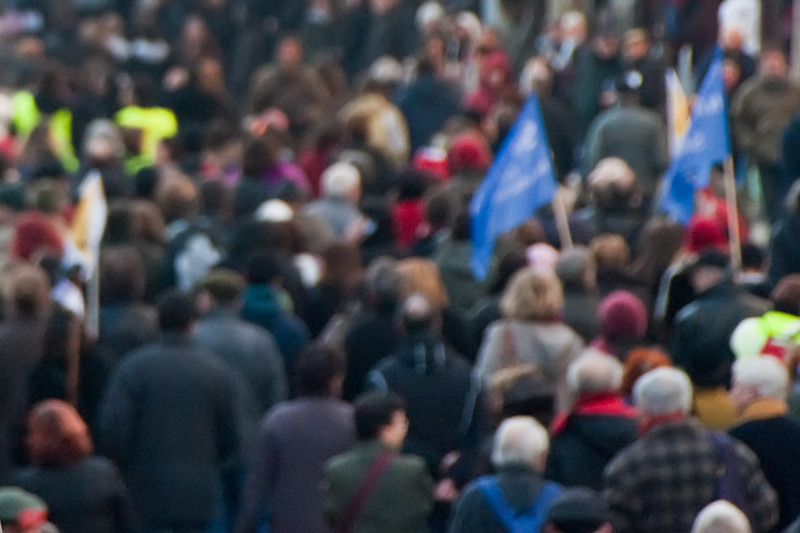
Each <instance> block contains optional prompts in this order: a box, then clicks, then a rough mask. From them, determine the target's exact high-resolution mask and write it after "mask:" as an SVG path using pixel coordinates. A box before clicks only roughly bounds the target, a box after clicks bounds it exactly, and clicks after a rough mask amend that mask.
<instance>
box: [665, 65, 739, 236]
mask: <svg viewBox="0 0 800 533" xmlns="http://www.w3.org/2000/svg"><path fill="white" fill-rule="evenodd" d="M730 153H731V151H730V141H729V140H728V117H727V109H726V105H725V88H724V85H723V82H722V52H721V51H720V50H719V49H717V54H716V57H715V58H714V61H713V62H712V63H711V66H710V67H709V69H708V73H707V74H706V76H705V78H704V79H703V83H702V84H701V85H700V90H699V91H698V92H697V97H696V98H695V101H694V105H693V106H692V115H691V123H690V125H689V131H688V132H687V134H686V137H685V139H684V142H683V145H682V146H681V149H680V151H679V152H678V154H677V155H675V156H674V157H673V158H672V162H671V163H670V166H669V169H668V170H667V173H666V174H665V175H664V178H663V192H662V194H661V198H660V199H659V207H660V209H661V210H662V211H663V212H664V213H666V214H667V215H668V216H669V217H671V218H673V219H675V220H677V221H679V222H681V223H682V224H684V225H685V224H688V223H689V219H690V218H691V216H692V213H693V212H694V196H695V193H696V192H697V191H698V190H700V189H702V188H703V187H705V186H706V185H707V184H708V178H709V175H710V174H711V167H712V166H713V165H714V164H716V163H722V162H723V161H724V160H725V159H726V158H727V157H729V156H730Z"/></svg>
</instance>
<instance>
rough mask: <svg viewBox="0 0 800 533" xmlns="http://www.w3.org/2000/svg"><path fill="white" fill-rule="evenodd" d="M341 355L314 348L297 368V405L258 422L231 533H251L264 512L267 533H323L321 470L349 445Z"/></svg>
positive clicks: (350, 415) (350, 424)
mask: <svg viewBox="0 0 800 533" xmlns="http://www.w3.org/2000/svg"><path fill="white" fill-rule="evenodd" d="M344 365H345V360H344V357H343V355H342V354H341V353H340V352H339V351H337V350H335V349H332V348H329V347H323V346H319V345H315V346H312V347H310V348H309V349H308V350H307V351H306V352H305V353H304V354H303V355H302V356H301V358H300V360H299V361H298V365H297V377H298V388H299V392H300V396H299V397H298V398H297V399H294V400H291V401H288V402H282V403H280V404H278V405H276V406H275V407H274V408H273V409H271V410H270V411H269V412H268V413H267V414H266V416H264V418H263V420H262V421H261V425H260V427H259V429H258V434H257V436H256V439H255V442H254V446H253V454H252V456H253V461H252V465H253V466H252V469H251V470H250V473H249V475H248V478H247V483H246V485H245V490H244V493H243V496H242V500H243V501H242V511H241V513H240V516H239V522H238V525H237V528H236V532H237V533H252V532H254V531H256V526H257V524H258V523H259V521H260V519H261V518H262V514H263V512H264V508H265V507H266V508H268V509H269V519H268V520H267V522H268V523H269V530H270V531H272V532H273V533H327V532H328V528H327V526H326V525H325V520H324V516H323V493H322V489H321V483H322V479H323V477H324V464H325V462H326V461H327V460H328V459H330V458H331V457H333V456H334V455H338V454H341V453H344V452H346V451H347V450H348V449H350V448H351V447H352V445H353V444H355V427H354V426H353V408H352V407H351V406H350V405H349V404H347V403H345V402H343V401H342V400H340V399H339V396H340V394H341V389H342V380H343V378H344Z"/></svg>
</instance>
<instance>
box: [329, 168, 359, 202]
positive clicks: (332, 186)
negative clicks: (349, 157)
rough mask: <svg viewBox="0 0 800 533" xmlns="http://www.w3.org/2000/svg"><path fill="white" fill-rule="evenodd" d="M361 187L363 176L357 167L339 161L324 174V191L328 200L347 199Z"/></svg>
mask: <svg viewBox="0 0 800 533" xmlns="http://www.w3.org/2000/svg"><path fill="white" fill-rule="evenodd" d="M360 186H361V176H360V174H359V172H358V169H357V168H356V167H355V165H352V164H350V163H345V162H343V161H339V162H338V163H334V164H332V165H331V166H329V167H328V168H326V169H325V172H323V173H322V190H323V192H324V194H325V196H326V197H328V198H346V197H347V196H348V195H349V194H350V192H351V191H352V190H353V189H354V188H355V187H360Z"/></svg>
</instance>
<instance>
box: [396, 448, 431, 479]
mask: <svg viewBox="0 0 800 533" xmlns="http://www.w3.org/2000/svg"><path fill="white" fill-rule="evenodd" d="M393 463H394V464H393V465H392V467H393V468H397V469H401V470H405V471H406V472H408V473H413V474H425V475H427V466H426V465H425V460H424V459H422V457H419V456H417V455H411V454H406V453H404V454H400V455H398V456H397V457H395V459H394V461H393Z"/></svg>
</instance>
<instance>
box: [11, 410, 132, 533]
mask: <svg viewBox="0 0 800 533" xmlns="http://www.w3.org/2000/svg"><path fill="white" fill-rule="evenodd" d="M25 448H26V452H27V454H28V458H29V459H30V461H31V466H30V467H27V468H25V469H23V470H21V471H20V472H18V473H17V475H16V476H15V479H14V482H13V484H14V485H17V486H20V487H22V488H24V489H25V490H27V491H29V492H32V493H34V494H36V495H38V496H39V497H41V498H42V499H43V500H44V501H45V502H46V503H47V506H48V507H49V509H50V520H51V522H52V523H53V524H55V525H56V526H57V527H58V528H59V530H60V531H61V532H62V533H73V532H74V533H79V532H80V533H113V532H129V531H135V530H136V528H135V526H134V525H133V520H132V515H131V508H130V503H129V499H128V493H127V490H126V488H125V485H124V484H123V482H122V477H121V476H120V474H119V472H118V471H117V468H116V467H115V466H114V465H113V464H112V463H111V461H109V460H108V459H106V458H103V457H98V456H94V455H92V451H93V444H92V439H91V437H90V436H89V431H88V428H87V427H86V423H85V422H84V421H83V419H82V418H81V416H80V415H79V414H78V412H77V411H76V410H75V409H74V408H73V407H72V406H71V405H69V404H68V403H66V402H63V401H61V400H46V401H44V402H41V403H39V404H37V405H35V406H34V407H33V409H32V410H31V412H30V414H29V415H28V434H27V438H26V441H25Z"/></svg>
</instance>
